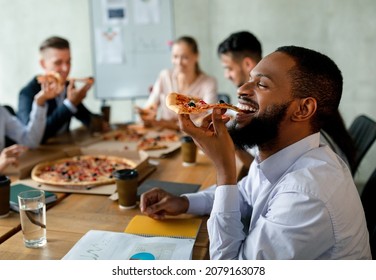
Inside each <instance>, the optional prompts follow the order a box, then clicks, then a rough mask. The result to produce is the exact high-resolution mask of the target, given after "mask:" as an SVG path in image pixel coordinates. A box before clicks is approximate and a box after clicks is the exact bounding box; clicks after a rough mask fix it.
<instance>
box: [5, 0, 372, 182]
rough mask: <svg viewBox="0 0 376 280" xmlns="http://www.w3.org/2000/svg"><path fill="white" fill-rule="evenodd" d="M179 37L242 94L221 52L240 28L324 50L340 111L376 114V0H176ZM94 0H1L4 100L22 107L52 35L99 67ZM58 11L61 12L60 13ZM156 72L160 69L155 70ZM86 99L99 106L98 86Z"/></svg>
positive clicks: (84, 63)
mask: <svg viewBox="0 0 376 280" xmlns="http://www.w3.org/2000/svg"><path fill="white" fill-rule="evenodd" d="M97 1H99V0H97ZM161 1H164V0H161ZM173 2H174V13H175V16H174V21H175V31H176V36H180V35H185V34H188V35H192V36H194V37H195V38H196V39H197V40H198V42H199V46H200V51H201V67H202V68H203V70H204V71H206V72H207V73H209V74H212V75H213V76H215V77H216V78H217V80H218V84H219V90H220V91H222V92H228V93H230V94H232V96H233V99H234V98H235V89H234V87H233V85H232V84H231V83H230V82H229V81H227V80H225V79H224V78H223V73H222V68H221V65H220V63H219V60H218V57H217V55H216V48H217V45H218V43H219V42H220V41H222V40H223V39H224V38H225V37H227V36H228V35H229V34H230V33H232V32H234V31H239V30H249V31H251V32H253V33H254V34H255V35H256V36H257V37H258V38H259V39H260V41H261V42H262V44H263V49H264V54H268V53H270V52H272V51H273V50H274V49H275V48H277V47H279V46H281V45H289V44H295V45H301V46H305V47H309V48H313V49H316V50H318V51H321V52H323V53H325V54H327V55H329V56H330V57H331V58H333V60H334V61H336V62H337V64H338V66H339V67H340V69H341V70H342V72H343V76H344V92H343V99H342V102H341V105H340V110H341V112H342V115H343V117H344V119H345V122H346V123H347V125H350V123H351V121H352V120H353V119H354V118H355V116H357V115H359V114H367V115H369V116H371V117H372V118H374V119H376V110H375V109H374V107H375V105H376V94H375V92H376V79H375V78H374V75H375V73H376V52H375V50H376V36H375V34H376V16H375V14H376V1H374V0H361V1H353V0H306V1H301V0H268V1H260V0H233V1H228V0H173ZM88 3H89V2H88V0H28V1H25V0H23V1H22V0H12V1H9V0H0V7H1V8H0V19H1V27H0V40H1V41H0V103H1V104H10V105H12V106H14V107H15V108H17V96H18V92H19V90H20V88H21V87H22V86H23V85H24V84H25V83H27V82H28V81H29V80H30V79H31V77H32V76H33V75H34V74H36V73H38V72H39V71H40V69H39V66H38V46H39V44H40V42H41V41H42V40H43V39H45V38H46V37H48V36H51V35H55V34H56V35H60V36H64V37H66V38H68V39H69V40H70V42H71V45H72V57H73V61H72V62H73V64H72V72H71V73H72V76H86V75H91V74H92V73H93V70H92V53H91V48H90V45H91V35H90V26H89V10H88V6H89V5H88ZM57 9H58V10H59V11H58V12H57ZM156 75H157V73H156ZM85 104H86V105H87V106H88V107H89V108H90V109H91V110H93V111H94V112H96V111H99V106H100V104H99V101H98V100H96V99H95V97H94V92H91V93H90V94H89V96H88V97H87V99H86V100H85ZM110 105H111V106H112V116H111V117H112V119H113V120H114V121H117V122H123V121H127V120H131V118H132V116H130V115H129V113H126V112H127V111H128V112H129V111H130V110H129V108H130V106H131V104H130V102H128V101H112V102H110ZM375 146H376V145H374V146H373V147H372V149H371V151H370V153H369V154H368V155H367V158H366V159H365V161H364V163H363V164H362V166H361V168H360V174H359V175H358V177H359V180H363V179H364V178H367V177H368V175H369V173H370V172H371V170H373V168H374V166H375V165H376V147H375Z"/></svg>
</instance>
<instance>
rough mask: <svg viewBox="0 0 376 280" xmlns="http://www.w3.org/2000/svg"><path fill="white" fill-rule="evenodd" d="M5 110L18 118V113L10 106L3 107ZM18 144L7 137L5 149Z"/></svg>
mask: <svg viewBox="0 0 376 280" xmlns="http://www.w3.org/2000/svg"><path fill="white" fill-rule="evenodd" d="M3 107H4V108H5V109H7V110H8V112H9V113H11V114H12V115H13V116H16V112H15V111H14V109H13V107H12V106H9V105H3ZM14 144H16V142H14V141H13V140H12V139H10V138H9V137H8V136H5V147H9V146H12V145H14Z"/></svg>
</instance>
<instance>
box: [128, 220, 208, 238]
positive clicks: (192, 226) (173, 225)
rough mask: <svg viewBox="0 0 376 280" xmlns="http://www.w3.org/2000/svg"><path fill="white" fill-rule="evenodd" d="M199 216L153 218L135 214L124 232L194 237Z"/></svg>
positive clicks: (197, 229)
mask: <svg viewBox="0 0 376 280" xmlns="http://www.w3.org/2000/svg"><path fill="white" fill-rule="evenodd" d="M200 226H201V219H200V218H187V219H177V218H173V219H172V218H171V219H165V220H154V219H152V218H149V217H148V216H143V215H136V216H134V217H133V218H132V220H131V221H130V222H129V224H128V226H127V227H126V228H125V230H124V232H125V233H130V234H136V235H142V236H162V237H175V238H191V239H195V238H196V237H197V234H198V232H199V230H200Z"/></svg>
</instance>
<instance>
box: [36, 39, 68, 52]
mask: <svg viewBox="0 0 376 280" xmlns="http://www.w3.org/2000/svg"><path fill="white" fill-rule="evenodd" d="M48 48H53V49H60V50H64V49H69V42H68V40H66V39H64V38H61V37H58V36H53V37H50V38H47V39H46V40H44V41H43V42H42V44H41V45H40V47H39V51H44V50H45V49H48Z"/></svg>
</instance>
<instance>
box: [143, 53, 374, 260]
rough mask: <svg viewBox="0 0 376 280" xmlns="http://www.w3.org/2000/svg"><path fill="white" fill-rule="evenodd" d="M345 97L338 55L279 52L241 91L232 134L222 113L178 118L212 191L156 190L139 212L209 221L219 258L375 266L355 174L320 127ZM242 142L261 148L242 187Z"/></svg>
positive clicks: (213, 255)
mask: <svg viewBox="0 0 376 280" xmlns="http://www.w3.org/2000/svg"><path fill="white" fill-rule="evenodd" d="M341 95H342V74H341V72H340V70H339V69H338V67H337V65H336V64H335V63H334V62H333V61H332V60H331V59H330V58H328V57H327V56H325V55H323V54H321V53H318V52H316V51H313V50H309V49H306V48H301V47H296V46H288V47H281V48H278V49H277V50H276V51H275V52H273V53H271V54H270V55H268V56H266V57H265V58H264V59H262V60H261V61H260V62H259V63H258V65H257V66H256V67H255V68H254V69H253V70H252V71H251V73H250V79H249V81H248V82H247V83H245V84H244V85H243V86H241V87H240V88H239V89H238V99H239V106H240V107H241V108H242V109H243V110H245V111H246V112H244V113H239V114H237V116H236V123H235V126H234V128H233V129H232V130H230V131H229V130H228V129H227V128H226V125H225V121H226V120H225V119H224V118H223V117H222V115H223V113H224V112H223V111H221V110H220V109H216V110H213V114H212V115H211V120H209V119H207V121H206V122H204V123H203V125H202V126H201V127H196V126H195V125H194V124H193V123H192V121H191V120H190V118H189V115H181V116H179V123H180V127H181V129H182V130H183V131H184V132H185V133H187V134H189V135H191V136H192V137H193V139H194V140H195V142H196V143H197V145H199V146H200V148H201V149H202V150H203V151H204V152H205V154H206V155H207V156H208V157H209V158H210V159H211V160H212V161H213V163H214V165H215V167H216V170H217V187H216V188H215V189H214V191H212V190H210V191H204V192H199V193H196V194H189V195H188V194H187V195H184V196H181V197H175V196H172V195H170V194H168V193H166V192H164V191H162V190H159V189H154V190H152V191H150V192H148V193H145V194H144V195H143V196H142V197H141V204H140V207H141V211H142V212H144V213H146V214H147V215H149V216H151V217H153V218H156V219H163V218H164V217H165V215H177V214H181V213H192V214H200V215H204V214H210V218H209V220H208V232H209V239H210V257H211V258H212V259H325V260H327V259H371V253H370V247H369V237H368V231H367V227H366V222H365V217H364V211H363V208H362V205H361V201H360V198H359V194H358V192H357V189H356V187H355V185H354V182H353V179H352V176H351V173H350V170H349V168H348V166H347V165H346V164H345V163H344V162H343V161H342V160H341V159H340V158H339V156H338V155H337V154H335V153H334V152H333V151H332V150H331V149H330V148H329V147H328V146H326V145H324V144H320V129H321V128H322V125H323V123H324V122H325V118H326V117H327V116H328V115H330V114H333V113H334V112H335V111H336V110H337V109H338V105H339V102H340V99H341ZM235 145H236V146H241V147H244V146H245V147H253V146H257V150H258V153H257V155H256V157H255V160H254V161H253V162H252V165H251V167H250V170H249V173H248V176H246V177H245V178H243V179H242V180H241V181H240V182H238V183H237V176H236V175H237V174H236V166H235ZM224 147H226V148H224ZM218 151H221V153H218Z"/></svg>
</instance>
